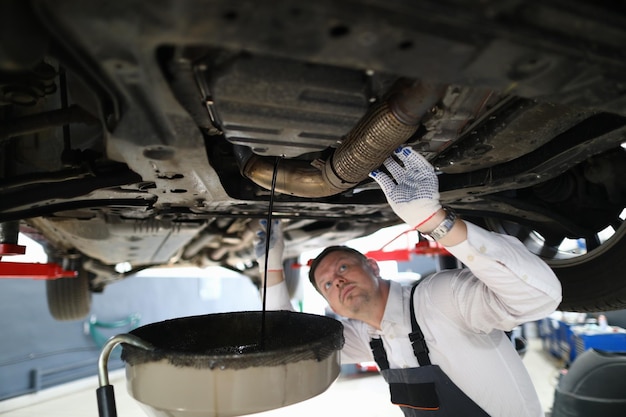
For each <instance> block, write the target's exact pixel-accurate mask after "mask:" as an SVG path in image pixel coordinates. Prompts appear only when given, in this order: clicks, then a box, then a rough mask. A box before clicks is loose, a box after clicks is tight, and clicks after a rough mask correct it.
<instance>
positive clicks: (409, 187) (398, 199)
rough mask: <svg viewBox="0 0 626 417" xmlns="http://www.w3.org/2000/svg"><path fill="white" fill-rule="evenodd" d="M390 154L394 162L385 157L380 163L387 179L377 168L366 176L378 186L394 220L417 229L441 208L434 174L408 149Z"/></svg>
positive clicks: (428, 166)
mask: <svg viewBox="0 0 626 417" xmlns="http://www.w3.org/2000/svg"><path fill="white" fill-rule="evenodd" d="M394 155H395V156H396V158H397V160H396V159H394V158H392V157H389V158H387V159H386V160H385V162H384V163H383V165H384V166H385V168H387V170H388V171H389V173H390V174H391V176H389V175H388V174H387V173H385V172H383V171H381V170H378V169H377V170H374V171H372V172H371V173H370V177H371V178H372V179H374V181H376V182H377V183H378V185H380V188H381V189H382V190H383V192H384V193H385V197H387V201H388V202H389V205H390V206H391V208H392V209H393V211H394V212H395V213H396V214H397V215H398V217H400V218H401V219H402V220H404V221H405V222H406V223H407V224H409V225H410V226H412V227H418V226H419V225H421V224H422V223H424V222H425V221H426V220H428V219H430V218H431V217H432V215H433V214H435V213H436V212H437V211H438V210H439V209H440V208H441V203H440V202H439V182H438V181H437V174H435V169H434V168H433V166H432V165H431V164H430V163H429V162H428V161H427V160H426V159H424V157H423V156H422V155H420V154H419V153H417V152H415V151H414V150H413V149H411V148H409V147H406V148H402V147H401V148H398V149H396V150H395V151H394ZM398 160H399V161H400V162H401V164H400V163H398ZM403 165H404V166H403Z"/></svg>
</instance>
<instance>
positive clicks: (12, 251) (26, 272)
mask: <svg viewBox="0 0 626 417" xmlns="http://www.w3.org/2000/svg"><path fill="white" fill-rule="evenodd" d="M18 234H19V222H4V223H0V278H28V279H58V278H73V277H76V276H77V275H78V272H76V271H68V270H65V269H64V268H63V267H62V266H61V265H59V264H56V263H53V262H49V263H35V262H4V261H2V258H3V257H4V256H12V255H24V254H25V253H26V246H24V245H18V244H17V238H18Z"/></svg>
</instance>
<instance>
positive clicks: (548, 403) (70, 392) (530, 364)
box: [0, 339, 562, 417]
mask: <svg viewBox="0 0 626 417" xmlns="http://www.w3.org/2000/svg"><path fill="white" fill-rule="evenodd" d="M524 363H525V364H526V367H527V368H528V370H529V372H530V375H531V377H532V379H533V381H534V384H535V387H536V388H537V392H538V393H539V397H540V399H541V403H542V405H543V407H544V410H545V411H546V412H549V411H550V409H551V408H552V402H553V395H554V388H555V386H556V383H557V380H558V376H559V371H560V369H561V368H562V364H561V363H560V362H559V361H558V360H557V359H555V358H553V357H552V356H551V355H549V354H548V353H546V352H544V351H543V349H542V346H541V341H540V340H539V339H532V340H530V343H529V348H528V350H527V352H526V355H525V356H524ZM109 377H110V382H111V384H112V385H113V386H114V388H115V399H116V403H117V414H118V416H119V417H146V413H145V412H144V411H143V410H142V409H141V407H140V406H139V404H138V403H137V402H136V401H135V400H134V399H132V398H131V397H130V396H129V395H128V394H127V393H126V388H125V382H126V381H125V377H124V374H123V371H115V372H111V374H110V375H109ZM97 386H98V382H97V378H95V377H93V378H88V379H84V380H81V381H77V382H74V383H71V384H67V385H65V386H62V387H56V388H51V389H49V390H46V391H44V392H40V393H37V394H32V395H26V396H23V397H18V398H15V399H10V400H6V401H2V402H0V415H2V416H6V417H41V416H46V417H98V407H97V403H96V394H95V392H96V388H97ZM324 414H327V415H330V416H353V415H358V416H361V417H392V416H397V417H401V416H402V415H403V414H402V412H401V411H400V409H399V408H397V407H396V406H393V405H391V403H390V402H389V394H388V388H387V385H386V383H385V382H384V380H383V379H382V377H381V376H380V375H378V374H376V373H365V374H346V375H343V374H342V375H341V376H340V377H339V378H338V379H337V381H336V382H335V383H334V384H333V385H332V386H331V387H330V388H329V389H328V390H327V391H326V392H324V393H322V394H320V395H318V396H317V397H314V398H312V399H309V400H307V401H303V402H301V403H298V404H294V405H291V406H288V407H283V408H280V409H277V410H272V411H267V412H263V413H258V414H252V415H250V416H253V417H293V416H299V417H309V416H311V417H313V416H316V417H318V416H320V415H324Z"/></svg>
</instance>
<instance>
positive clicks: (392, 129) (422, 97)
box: [238, 80, 444, 198]
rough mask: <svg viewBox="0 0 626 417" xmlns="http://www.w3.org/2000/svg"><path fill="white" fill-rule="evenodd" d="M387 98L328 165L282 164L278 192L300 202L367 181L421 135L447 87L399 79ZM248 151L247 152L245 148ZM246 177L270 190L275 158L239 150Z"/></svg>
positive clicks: (317, 163) (333, 156)
mask: <svg viewBox="0 0 626 417" xmlns="http://www.w3.org/2000/svg"><path fill="white" fill-rule="evenodd" d="M391 91H392V92H391V94H390V95H389V98H388V99H387V100H385V101H382V102H381V103H379V104H378V105H375V106H374V107H372V109H370V111H368V113H367V114H366V115H365V116H364V117H363V118H362V119H361V120H360V121H359V123H358V124H357V125H356V126H355V127H354V128H353V129H352V130H351V131H350V132H349V133H348V135H347V137H346V139H344V140H343V142H342V143H341V145H340V146H339V147H338V148H337V150H336V151H335V152H334V153H333V155H331V157H330V158H328V160H326V161H323V162H321V161H316V162H315V163H310V162H308V161H301V160H295V159H293V160H284V161H281V162H280V164H278V167H277V174H276V184H275V190H276V191H277V192H280V193H282V194H290V195H294V196H298V197H309V198H316V197H328V196H331V195H335V194H339V193H341V192H343V191H345V190H348V189H350V188H352V187H354V186H356V185H358V184H359V183H360V182H361V181H363V180H365V179H366V178H367V177H368V175H369V173H370V172H371V171H373V170H374V169H376V168H378V167H379V166H380V165H381V164H382V163H383V162H384V160H385V159H386V158H387V157H388V156H389V155H390V154H391V153H392V152H393V151H394V150H395V149H396V148H397V147H398V146H400V145H402V144H403V143H405V142H406V141H407V140H408V139H409V138H410V137H411V136H412V135H413V134H414V133H415V131H416V130H417V128H418V126H419V124H420V121H421V120H422V118H423V116H424V115H425V114H426V113H427V112H428V111H430V109H432V107H433V106H434V105H435V104H436V103H437V102H438V101H439V100H440V99H441V97H442V95H443V92H444V87H442V86H441V85H434V84H428V83H422V82H408V81H406V80H400V81H399V82H397V83H396V84H395V85H394V87H393V88H392V90H391ZM246 149H247V148H246ZM238 152H239V155H238V157H239V158H240V160H242V161H243V164H242V165H243V167H242V173H243V175H245V176H246V177H248V178H250V179H251V180H252V181H253V182H255V183H256V184H257V185H259V186H261V187H263V188H266V189H268V190H269V189H270V188H271V185H272V177H273V172H274V160H273V158H267V157H261V156H258V155H255V154H252V153H251V152H246V151H244V150H242V149H241V148H239V149H238Z"/></svg>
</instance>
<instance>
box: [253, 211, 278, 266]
mask: <svg viewBox="0 0 626 417" xmlns="http://www.w3.org/2000/svg"><path fill="white" fill-rule="evenodd" d="M266 239H267V220H260V221H259V230H258V231H257V232H256V236H255V239H254V253H255V255H256V260H257V262H258V263H259V270H260V271H261V274H264V273H265V249H266V247H267V242H266ZM284 250H285V241H284V240H283V233H282V230H281V225H280V220H274V221H272V227H271V230H270V241H269V252H268V256H267V270H268V272H269V271H282V270H283V252H284Z"/></svg>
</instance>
